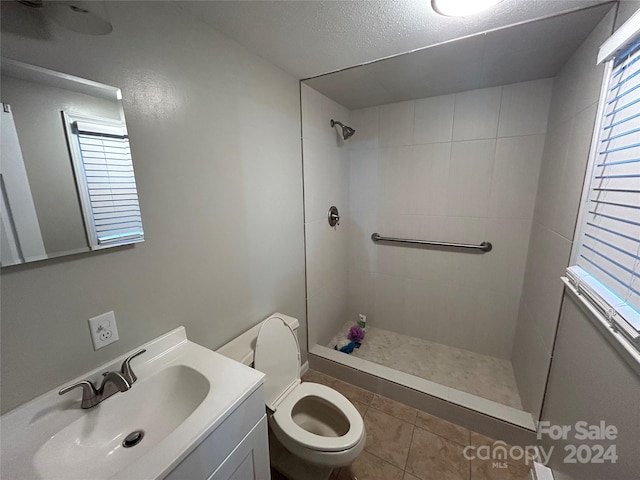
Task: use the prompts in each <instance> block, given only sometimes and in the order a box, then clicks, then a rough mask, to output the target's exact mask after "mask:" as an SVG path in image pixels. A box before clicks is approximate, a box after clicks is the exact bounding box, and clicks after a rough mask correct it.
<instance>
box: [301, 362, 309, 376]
mask: <svg viewBox="0 0 640 480" xmlns="http://www.w3.org/2000/svg"><path fill="white" fill-rule="evenodd" d="M307 370H309V362H304V363H303V364H302V365H300V376H302V375H304V374H305V373H307Z"/></svg>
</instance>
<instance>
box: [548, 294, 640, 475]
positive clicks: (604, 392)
mask: <svg viewBox="0 0 640 480" xmlns="http://www.w3.org/2000/svg"><path fill="white" fill-rule="evenodd" d="M542 418H543V420H545V421H547V422H549V424H550V425H568V426H570V427H571V432H570V433H569V435H568V438H567V439H566V440H564V441H563V440H559V441H552V440H551V439H550V438H549V436H546V435H545V436H543V439H542V444H543V446H544V447H545V450H547V451H548V450H549V448H550V447H552V446H553V448H554V453H553V455H552V456H551V461H550V463H549V466H550V467H552V469H553V476H554V478H555V480H599V479H603V478H609V479H612V480H613V479H615V480H635V479H637V478H638V474H639V472H640V455H638V445H639V444H640V376H638V373H637V369H635V370H634V369H632V368H631V367H630V366H629V365H628V364H627V363H626V362H625V361H624V360H623V359H622V358H621V357H620V355H619V354H618V353H617V351H616V350H615V349H614V348H613V347H612V346H611V345H610V344H609V342H608V341H607V340H606V339H605V338H604V337H603V336H602V334H601V333H600V331H599V330H598V329H597V328H596V327H595V326H594V325H593V324H592V320H591V318H590V314H588V313H585V311H584V310H582V307H581V306H579V304H578V303H577V302H576V300H574V298H572V297H571V296H570V295H567V294H565V295H564V299H563V302H562V313H561V315H560V326H559V328H558V336H557V339H556V345H555V349H554V357H553V362H552V364H551V371H550V373H549V385H548V387H547V394H546V397H545V404H544V411H543V412H542ZM576 422H586V423H587V424H588V425H600V422H605V424H606V425H610V426H613V427H615V428H616V429H617V438H616V439H615V440H607V439H601V440H592V441H588V440H587V441H585V440H580V439H576V438H575V436H574V435H575V433H576V430H575V424H576ZM581 444H586V445H588V446H592V445H594V444H599V445H602V446H603V447H604V448H605V450H606V449H608V448H609V447H610V446H611V445H615V449H616V454H617V456H618V458H617V460H616V462H615V463H610V462H608V461H607V462H605V463H602V464H597V463H586V464H585V463H580V462H578V463H569V462H565V457H566V455H567V453H568V452H567V451H565V446H566V445H575V446H579V445H581ZM592 451H593V452H596V451H597V450H592ZM605 458H606V457H605Z"/></svg>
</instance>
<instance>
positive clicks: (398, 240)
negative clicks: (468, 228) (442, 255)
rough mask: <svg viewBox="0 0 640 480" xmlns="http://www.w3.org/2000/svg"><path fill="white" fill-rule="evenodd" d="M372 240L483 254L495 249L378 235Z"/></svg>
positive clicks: (483, 245)
mask: <svg viewBox="0 0 640 480" xmlns="http://www.w3.org/2000/svg"><path fill="white" fill-rule="evenodd" d="M371 240H373V241H374V242H394V243H408V244H410V245H429V246H433V247H445V248H461V249H464V250H481V251H482V252H483V253H486V252H490V251H491V249H493V245H491V242H482V243H481V244H480V245H473V244H470V243H450V242H433V241H430V240H412V239H410V238H394V237H382V236H380V234H378V233H372V234H371Z"/></svg>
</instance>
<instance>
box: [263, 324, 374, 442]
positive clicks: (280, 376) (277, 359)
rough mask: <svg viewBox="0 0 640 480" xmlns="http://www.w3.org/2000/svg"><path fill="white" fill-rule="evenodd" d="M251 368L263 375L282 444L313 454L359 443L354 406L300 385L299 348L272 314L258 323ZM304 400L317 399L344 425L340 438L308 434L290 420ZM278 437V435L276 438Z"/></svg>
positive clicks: (314, 387)
mask: <svg viewBox="0 0 640 480" xmlns="http://www.w3.org/2000/svg"><path fill="white" fill-rule="evenodd" d="M254 367H255V368H256V370H259V371H261V372H262V373H264V374H265V381H264V389H265V397H266V398H265V399H266V404H267V407H269V409H270V410H271V411H272V412H273V414H272V416H271V422H272V424H275V425H274V427H275V428H274V433H276V436H282V437H284V438H281V439H280V441H282V442H283V443H289V444H291V443H293V444H296V445H297V446H300V447H303V448H306V449H308V450H313V451H316V452H344V451H346V450H349V449H350V448H352V447H354V446H356V445H357V444H358V443H359V442H361V441H362V438H363V432H364V422H363V421H362V417H361V416H360V414H359V413H358V410H356V407H354V406H353V404H352V403H351V402H350V401H349V400H348V399H347V398H346V397H345V396H344V395H342V394H341V393H339V392H337V391H336V390H334V389H333V388H330V387H327V386H325V385H320V384H318V383H309V382H305V383H300V346H299V345H298V339H297V337H296V335H295V333H294V332H293V330H292V329H291V327H289V325H287V323H286V322H285V321H284V320H283V319H282V318H280V317H278V316H276V315H274V316H273V317H270V318H268V319H267V320H265V321H264V323H263V324H262V327H261V328H260V332H259V333H258V338H257V340H256V347H255V361H254ZM306 397H317V398H319V399H321V400H322V401H323V402H324V403H325V404H328V405H329V407H330V408H331V409H333V410H334V411H335V412H336V413H338V414H340V415H342V416H343V417H344V419H345V420H346V421H347V422H348V424H349V427H348V430H347V432H346V433H345V434H344V435H341V436H324V435H316V434H314V433H311V432H309V431H307V430H305V429H304V428H302V427H301V426H300V425H298V424H297V423H296V422H295V420H294V419H293V409H294V408H295V406H296V405H297V404H298V403H299V402H300V401H302V400H303V399H304V398H306ZM278 434H279V435H278Z"/></svg>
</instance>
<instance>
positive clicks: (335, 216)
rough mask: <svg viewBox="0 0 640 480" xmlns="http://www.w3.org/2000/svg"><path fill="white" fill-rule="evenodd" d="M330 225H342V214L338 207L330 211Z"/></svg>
mask: <svg viewBox="0 0 640 480" xmlns="http://www.w3.org/2000/svg"><path fill="white" fill-rule="evenodd" d="M329 225H330V226H332V227H335V226H336V225H340V213H339V212H338V209H337V208H336V207H331V208H330V209H329Z"/></svg>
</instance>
